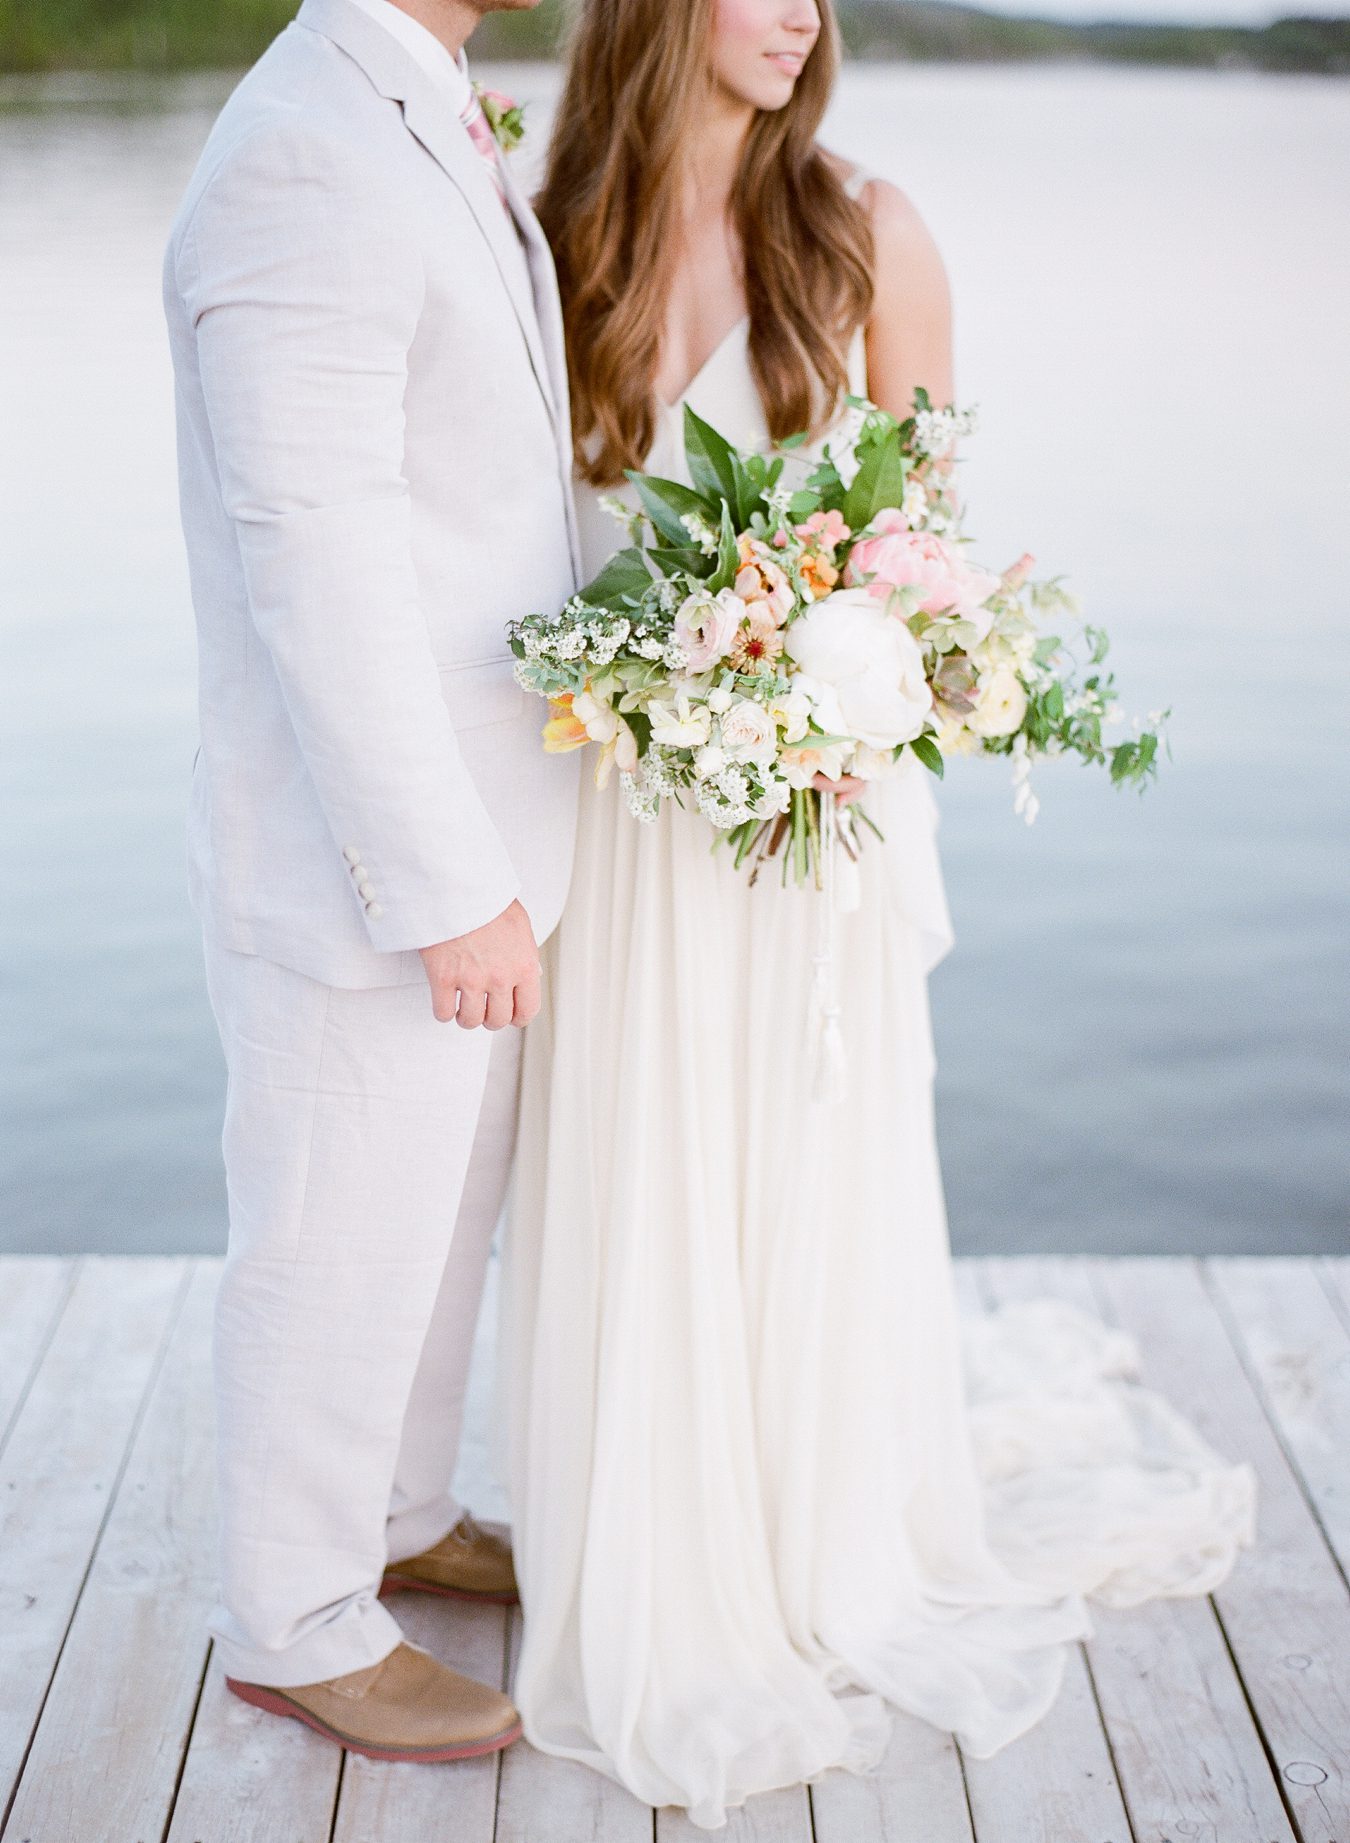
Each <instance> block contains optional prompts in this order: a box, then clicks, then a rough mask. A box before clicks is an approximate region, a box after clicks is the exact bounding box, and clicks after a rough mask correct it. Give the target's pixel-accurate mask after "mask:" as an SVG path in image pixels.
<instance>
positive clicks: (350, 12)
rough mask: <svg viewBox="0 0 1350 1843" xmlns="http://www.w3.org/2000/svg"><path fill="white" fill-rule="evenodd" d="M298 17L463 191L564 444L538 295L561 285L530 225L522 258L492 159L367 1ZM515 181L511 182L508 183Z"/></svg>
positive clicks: (313, 7)
mask: <svg viewBox="0 0 1350 1843" xmlns="http://www.w3.org/2000/svg"><path fill="white" fill-rule="evenodd" d="M297 23H298V24H300V25H302V26H307V27H308V28H309V29H310V30H311V31H314V32H320V33H322V34H323V36H324V37H325V38H330V39H332V41H333V43H334V44H335V45H337V46H338V47H339V48H340V49H341V50H343V51H345V52H346V53H347V55H348V56H349V57H350V58H353V59H354V60H355V61H356V63H358V64H359V65H360V66H361V68H362V69H363V70H364V71H365V73H366V75H367V76H368V77H369V78H370V81H371V82H372V84H374V86H375V88H376V89H377V90H378V91H379V93H380V95H381V96H384V97H385V98H386V99H388V100H389V101H391V102H397V103H399V104H401V106H402V109H403V119H404V122H405V123H406V125H407V127H408V130H409V132H410V133H411V134H412V135H413V136H414V137H415V138H416V140H417V141H419V142H420V143H421V145H422V146H423V147H424V148H425V149H426V151H427V152H428V153H429V154H430V155H431V157H432V159H433V160H434V161H435V162H436V164H437V165H438V166H439V167H440V168H441V169H442V171H443V172H444V173H445V174H446V175H447V176H448V177H449V179H450V180H451V181H452V182H453V183H454V185H455V186H456V187H457V188H458V189H459V191H460V193H461V194H462V195H463V198H464V200H465V203H466V204H467V205H468V207H469V209H470V211H472V213H473V215H474V219H475V221H476V223H477V225H478V228H479V230H480V231H481V232H482V234H483V236H484V238H485V239H486V241H487V244H488V247H489V248H490V249H491V251H492V254H493V257H494V259H495V261H496V264H497V269H498V272H499V274H500V275H501V279H502V285H503V287H504V288H505V289H506V292H507V295H508V297H509V298H510V301H511V306H512V308H513V309H514V311H515V316H516V319H517V321H518V322H519V324H520V330H521V333H522V335H523V336H524V340H525V345H526V349H527V351H528V352H529V355H530V364H531V366H532V368H533V370H534V375H535V381H536V382H537V384H538V386H539V389H540V392H541V394H542V395H543V398H544V402H545V404H546V405H547V407H548V412H549V416H550V417H551V419H552V422H553V428H554V434H555V436H556V437H557V439H558V442H559V445H560V446H561V444H562V441H563V438H564V431H565V423H566V418H565V413H564V412H565V399H564V400H563V402H562V403H560V402H559V400H558V399H557V398H556V396H555V394H554V389H553V375H552V373H551V370H550V365H549V360H548V356H547V354H546V352H545V348H544V339H543V334H542V332H541V329H540V325H539V314H538V312H537V311H536V297H539V298H541V299H543V300H544V301H546V302H547V303H548V306H549V307H550V308H552V307H553V306H554V296H555V293H556V291H555V289H554V288H553V287H552V286H551V285H550V287H547V288H544V289H542V290H541V289H540V287H539V281H538V274H537V271H536V266H535V265H536V262H537V260H538V256H537V253H536V252H535V250H534V249H533V247H532V241H533V239H532V236H531V233H530V229H529V228H528V227H527V226H526V225H525V224H524V223H522V228H523V229H525V232H526V239H527V254H528V263H529V267H528V274H527V271H526V267H525V265H524V264H522V263H521V261H520V259H519V251H518V250H516V249H513V248H512V244H513V243H514V242H515V240H516V232H515V229H514V228H513V226H512V222H511V219H510V218H509V217H508V216H507V214H506V212H504V211H503V210H502V204H501V199H500V197H499V196H498V193H497V188H496V186H495V185H494V184H493V182H492V177H491V175H490V174H489V172H488V170H487V167H486V166H485V165H484V162H483V156H482V155H481V154H480V153H479V152H478V150H477V148H476V147H475V146H474V144H473V142H472V141H471V140H470V139H469V135H468V131H467V130H466V129H465V127H464V125H463V123H462V122H460V121H458V120H457V119H456V118H455V115H454V112H453V110H452V109H451V108H450V106H449V104H448V103H447V102H446V99H445V97H444V96H443V95H442V94H441V93H440V91H439V90H437V88H436V86H435V84H434V83H433V82H432V81H431V79H430V78H429V77H428V76H427V75H426V73H425V72H424V71H422V70H421V69H420V68H419V67H418V65H417V64H416V62H415V61H414V60H413V59H412V58H411V57H409V56H408V54H407V52H406V51H405V50H404V48H403V46H402V45H400V44H399V43H398V41H397V39H395V38H394V37H393V36H392V35H391V34H390V33H388V32H386V31H385V30H384V28H383V27H382V26H380V25H379V24H378V22H377V21H376V20H373V19H372V18H370V16H369V14H367V13H363V12H362V11H361V9H360V8H359V7H355V6H349V5H348V4H347V3H346V0H304V5H303V6H302V7H301V8H300V11H299V14H298V15H297ZM504 164H505V162H503V165H504ZM513 184H514V182H512V181H510V180H508V189H510V188H511V187H512V186H513ZM515 205H516V208H517V211H518V212H520V211H521V210H522V208H523V217H524V219H527V220H529V224H530V225H532V228H533V236H534V237H538V238H539V239H540V240H541V241H542V237H543V233H542V231H540V230H539V227H538V225H537V224H535V223H534V222H533V213H531V212H530V211H529V209H528V207H527V206H523V201H522V200H521V199H520V195H519V192H518V191H517V192H516V193H515ZM544 256H545V259H546V260H548V262H549V268H550V277H551V268H552V259H551V258H549V257H548V253H547V249H545V251H544Z"/></svg>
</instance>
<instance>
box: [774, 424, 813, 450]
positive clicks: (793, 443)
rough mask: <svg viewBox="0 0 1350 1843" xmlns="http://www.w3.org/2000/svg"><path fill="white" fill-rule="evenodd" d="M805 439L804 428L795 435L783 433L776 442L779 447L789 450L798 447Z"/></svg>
mask: <svg viewBox="0 0 1350 1843" xmlns="http://www.w3.org/2000/svg"><path fill="white" fill-rule="evenodd" d="M805 440H806V430H805V429H802V430H801V431H800V432H799V433H798V434H796V435H785V436H784V437H783V439H782V441H781V442H779V443H778V444H777V446H778V447H779V448H782V449H785V450H788V451H789V452H790V451H791V450H792V449H793V448H800V447H801V445H802V443H803V442H804V441H805Z"/></svg>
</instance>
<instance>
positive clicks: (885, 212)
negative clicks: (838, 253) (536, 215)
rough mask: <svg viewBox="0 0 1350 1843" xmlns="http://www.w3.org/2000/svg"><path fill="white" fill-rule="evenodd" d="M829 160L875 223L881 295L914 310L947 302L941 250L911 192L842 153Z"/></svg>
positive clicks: (946, 283) (945, 271)
mask: <svg viewBox="0 0 1350 1843" xmlns="http://www.w3.org/2000/svg"><path fill="white" fill-rule="evenodd" d="M829 158H830V160H831V161H832V162H833V164H834V166H835V167H836V169H837V170H838V173H839V177H840V179H841V180H842V181H843V183H844V184H845V186H847V187H848V189H849V190H850V191H852V192H855V193H856V196H857V198H858V200H859V202H860V203H861V204H862V205H863V206H864V207H865V208H866V210H867V214H868V216H869V217H870V218H871V220H872V241H873V251H874V262H875V265H876V287H877V294H878V296H879V297H881V298H885V299H889V300H892V301H894V300H897V299H902V300H905V301H908V302H909V303H910V304H911V305H912V306H918V305H928V306H931V307H938V306H940V305H942V304H944V303H946V302H947V300H948V297H949V292H950V290H949V284H948V280H947V270H946V266H945V264H944V263H943V260H942V252H941V251H940V250H939V249H938V246H937V241H936V239H935V238H934V236H933V233H932V231H931V230H930V229H929V228H928V225H927V224H926V223H925V221H924V219H923V216H922V214H921V213H920V211H919V208H918V206H917V205H916V204H915V203H914V200H913V199H912V198H911V197H910V196H909V194H908V192H905V191H902V190H901V188H900V187H899V186H897V185H893V184H892V183H891V181H890V180H889V179H880V178H878V177H877V176H876V174H867V173H864V172H863V170H862V168H861V167H857V166H854V165H852V164H851V163H850V162H849V161H847V160H843V159H841V158H840V157H839V155H837V154H831V155H830V156H829Z"/></svg>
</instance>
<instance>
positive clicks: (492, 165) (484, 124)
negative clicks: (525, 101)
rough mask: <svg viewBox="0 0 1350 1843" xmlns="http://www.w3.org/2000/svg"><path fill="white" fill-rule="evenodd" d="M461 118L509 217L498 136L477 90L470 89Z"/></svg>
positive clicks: (509, 208)
mask: <svg viewBox="0 0 1350 1843" xmlns="http://www.w3.org/2000/svg"><path fill="white" fill-rule="evenodd" d="M459 119H460V120H461V121H462V122H463V124H464V126H465V128H466V129H467V130H468V134H469V139H470V140H471V141H472V142H473V144H474V146H475V147H476V148H477V149H478V151H479V153H480V154H481V155H482V157H483V161H484V163H485V164H486V166H487V170H488V172H489V173H490V174H491V175H492V183H493V185H494V186H495V187H496V188H497V197H498V198H499V199H500V200H501V202H502V210H503V211H504V212H505V213H506V215H507V217H510V216H511V206H510V204H509V202H508V200H507V197H506V180H505V178H504V177H503V175H502V163H501V155H500V154H499V152H498V150H497V141H496V137H495V136H494V135H493V132H492V130H491V128H490V127H489V126H488V119H487V116H486V115H484V113H483V105H482V103H481V102H479V100H478V96H477V94H476V92H475V91H474V90H472V89H470V91H469V100H468V101H467V102H466V103H465V105H464V107H463V108H462V109H461V110H460V114H459Z"/></svg>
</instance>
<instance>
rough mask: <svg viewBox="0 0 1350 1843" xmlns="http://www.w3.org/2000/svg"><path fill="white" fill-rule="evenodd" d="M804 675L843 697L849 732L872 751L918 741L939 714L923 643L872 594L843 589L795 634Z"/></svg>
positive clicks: (799, 623) (803, 619) (791, 643)
mask: <svg viewBox="0 0 1350 1843" xmlns="http://www.w3.org/2000/svg"><path fill="white" fill-rule="evenodd" d="M787 650H788V652H789V653H790V655H791V656H792V658H793V659H794V660H796V662H797V664H798V665H799V666H800V667H801V669H802V671H803V672H807V673H809V674H810V675H811V677H812V678H816V679H820V680H821V681H823V683H824V684H825V685H827V686H828V687H830V689H831V690H833V691H834V692H835V694H836V696H837V698H838V703H839V710H840V714H841V716H842V717H843V728H844V733H845V734H846V735H849V736H854V737H856V738H857V740H858V741H859V742H865V743H866V744H867V745H868V747H869V748H873V749H890V748H894V747H895V745H896V744H897V743H901V742H910V741H912V740H913V739H914V737H915V736H917V735H918V734H919V733H920V731H921V730H922V729H923V727H924V724H925V723H926V722H927V721H928V715H929V712H930V711H931V710H932V708H933V697H932V693H931V692H930V691H929V689H928V681H927V680H926V679H925V677H924V671H923V652H922V649H921V648H920V646H919V643H918V641H917V640H916V639H915V638H914V636H913V634H912V633H911V632H910V631H909V629H908V627H906V626H905V624H904V622H903V621H898V620H896V619H895V617H894V616H893V615H889V614H887V612H886V609H885V606H884V604H883V603H881V602H879V601H878V600H877V599H876V597H875V596H873V595H871V594H869V592H868V591H867V590H866V589H837V590H836V591H835V593H834V594H833V595H827V596H825V597H824V599H823V600H822V601H818V602H813V603H812V604H811V606H810V607H809V608H808V609H807V611H806V613H805V614H803V615H801V616H799V617H798V619H797V620H795V621H794V622H793V623H792V625H791V626H790V627H789V628H788V630H787Z"/></svg>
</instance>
